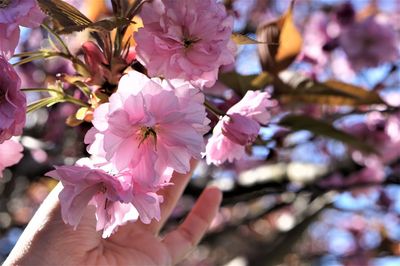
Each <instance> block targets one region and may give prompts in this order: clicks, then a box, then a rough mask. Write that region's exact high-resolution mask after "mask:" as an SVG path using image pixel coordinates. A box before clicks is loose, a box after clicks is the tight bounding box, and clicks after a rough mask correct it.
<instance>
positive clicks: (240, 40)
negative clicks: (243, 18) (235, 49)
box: [231, 33, 261, 45]
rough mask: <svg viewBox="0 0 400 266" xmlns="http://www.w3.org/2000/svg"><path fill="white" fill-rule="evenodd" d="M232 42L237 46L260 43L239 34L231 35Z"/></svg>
mask: <svg viewBox="0 0 400 266" xmlns="http://www.w3.org/2000/svg"><path fill="white" fill-rule="evenodd" d="M231 39H232V41H234V42H235V43H236V44H238V45H243V44H259V43H261V42H259V41H257V40H254V39H252V38H250V37H248V36H246V35H242V34H240V33H232V35H231Z"/></svg>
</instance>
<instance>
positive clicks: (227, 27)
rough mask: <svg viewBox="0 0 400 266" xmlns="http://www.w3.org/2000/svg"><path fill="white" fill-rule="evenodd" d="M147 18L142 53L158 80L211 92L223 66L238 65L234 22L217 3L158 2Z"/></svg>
mask: <svg viewBox="0 0 400 266" xmlns="http://www.w3.org/2000/svg"><path fill="white" fill-rule="evenodd" d="M141 17H142V20H143V25H144V27H143V28H141V29H139V31H138V32H137V33H136V34H135V40H136V41H137V44H138V45H137V48H136V51H137V54H138V59H139V61H140V62H141V63H142V64H143V65H144V66H145V67H146V68H147V70H148V74H149V75H150V76H152V77H154V76H162V77H164V78H181V79H184V80H187V81H191V82H192V83H194V84H196V85H198V86H203V85H205V86H207V87H210V86H212V85H213V84H214V83H215V81H216V79H217V77H218V70H219V68H220V66H223V65H229V64H232V63H233V62H234V51H235V46H234V44H233V42H232V41H231V40H230V37H231V34H232V27H233V18H232V17H230V16H228V15H227V13H226V10H225V7H224V6H223V5H222V4H220V3H217V2H216V1H215V0H154V1H151V3H150V4H146V5H144V6H143V9H142V12H141Z"/></svg>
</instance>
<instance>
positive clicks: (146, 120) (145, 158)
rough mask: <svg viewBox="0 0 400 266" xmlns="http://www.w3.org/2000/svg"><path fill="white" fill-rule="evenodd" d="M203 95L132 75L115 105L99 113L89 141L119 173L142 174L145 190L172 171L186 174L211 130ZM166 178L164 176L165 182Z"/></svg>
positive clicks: (120, 89)
mask: <svg viewBox="0 0 400 266" xmlns="http://www.w3.org/2000/svg"><path fill="white" fill-rule="evenodd" d="M203 101H204V96H203V94H201V93H200V92H199V91H198V90H197V89H195V88H193V87H191V86H190V85H189V84H188V83H186V82H181V81H167V80H164V81H163V82H161V81H160V80H159V79H149V78H147V77H146V76H145V75H143V74H141V73H139V72H136V71H132V72H129V73H128V74H127V75H125V76H123V77H122V78H121V80H120V83H119V86H118V90H117V91H116V93H114V94H113V95H112V96H111V97H110V102H109V103H105V104H102V105H100V106H99V107H98V108H97V109H96V110H95V112H94V118H93V121H92V122H93V125H94V127H93V128H92V129H91V130H90V131H89V132H88V134H87V135H86V138H85V142H86V143H89V144H90V146H89V147H88V151H89V153H91V154H94V155H98V156H103V157H104V158H106V160H107V161H109V162H111V163H113V164H115V166H116V168H117V169H118V170H123V169H126V168H130V169H132V171H134V172H135V173H138V176H139V179H140V180H137V182H139V183H140V185H141V187H146V186H148V187H152V186H154V185H158V184H159V183H160V178H161V179H163V180H164V181H165V182H168V177H166V176H165V175H164V176H163V174H164V173H165V172H166V171H167V172H171V171H170V170H168V169H173V170H175V171H177V172H180V173H186V172H188V171H189V169H190V163H189V162H190V159H191V158H192V157H195V158H200V153H201V152H202V151H203V150H204V140H203V134H205V133H206V132H207V130H208V127H207V123H208V121H209V120H208V119H207V118H206V112H205V108H204V106H203ZM162 176H163V177H162Z"/></svg>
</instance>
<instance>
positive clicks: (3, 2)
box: [0, 0, 11, 8]
mask: <svg viewBox="0 0 400 266" xmlns="http://www.w3.org/2000/svg"><path fill="white" fill-rule="evenodd" d="M10 3H11V0H0V8H6V7H8V6H9V5H10Z"/></svg>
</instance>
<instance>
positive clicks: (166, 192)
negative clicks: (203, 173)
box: [140, 160, 197, 235]
mask: <svg viewBox="0 0 400 266" xmlns="http://www.w3.org/2000/svg"><path fill="white" fill-rule="evenodd" d="M196 166H197V161H196V160H192V161H191V162H190V172H189V173H187V174H179V173H176V172H175V173H174V174H173V176H172V179H171V182H172V183H174V185H172V186H169V187H166V188H164V189H162V190H160V193H159V194H160V195H161V196H163V198H164V202H163V203H161V206H160V208H161V210H160V211H161V219H160V221H156V220H153V221H152V222H151V223H150V224H141V225H140V227H141V228H143V229H145V230H148V231H150V232H152V233H154V234H156V235H157V234H158V232H159V231H160V230H161V228H162V227H163V226H164V224H165V222H166V221H167V220H168V218H169V216H170V215H171V213H172V211H173V210H174V208H175V206H176V203H177V202H178V200H179V199H180V197H181V196H182V193H183V191H184V190H185V188H186V186H187V184H188V182H189V180H190V177H191V176H192V174H193V171H194V169H195V168H196Z"/></svg>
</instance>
